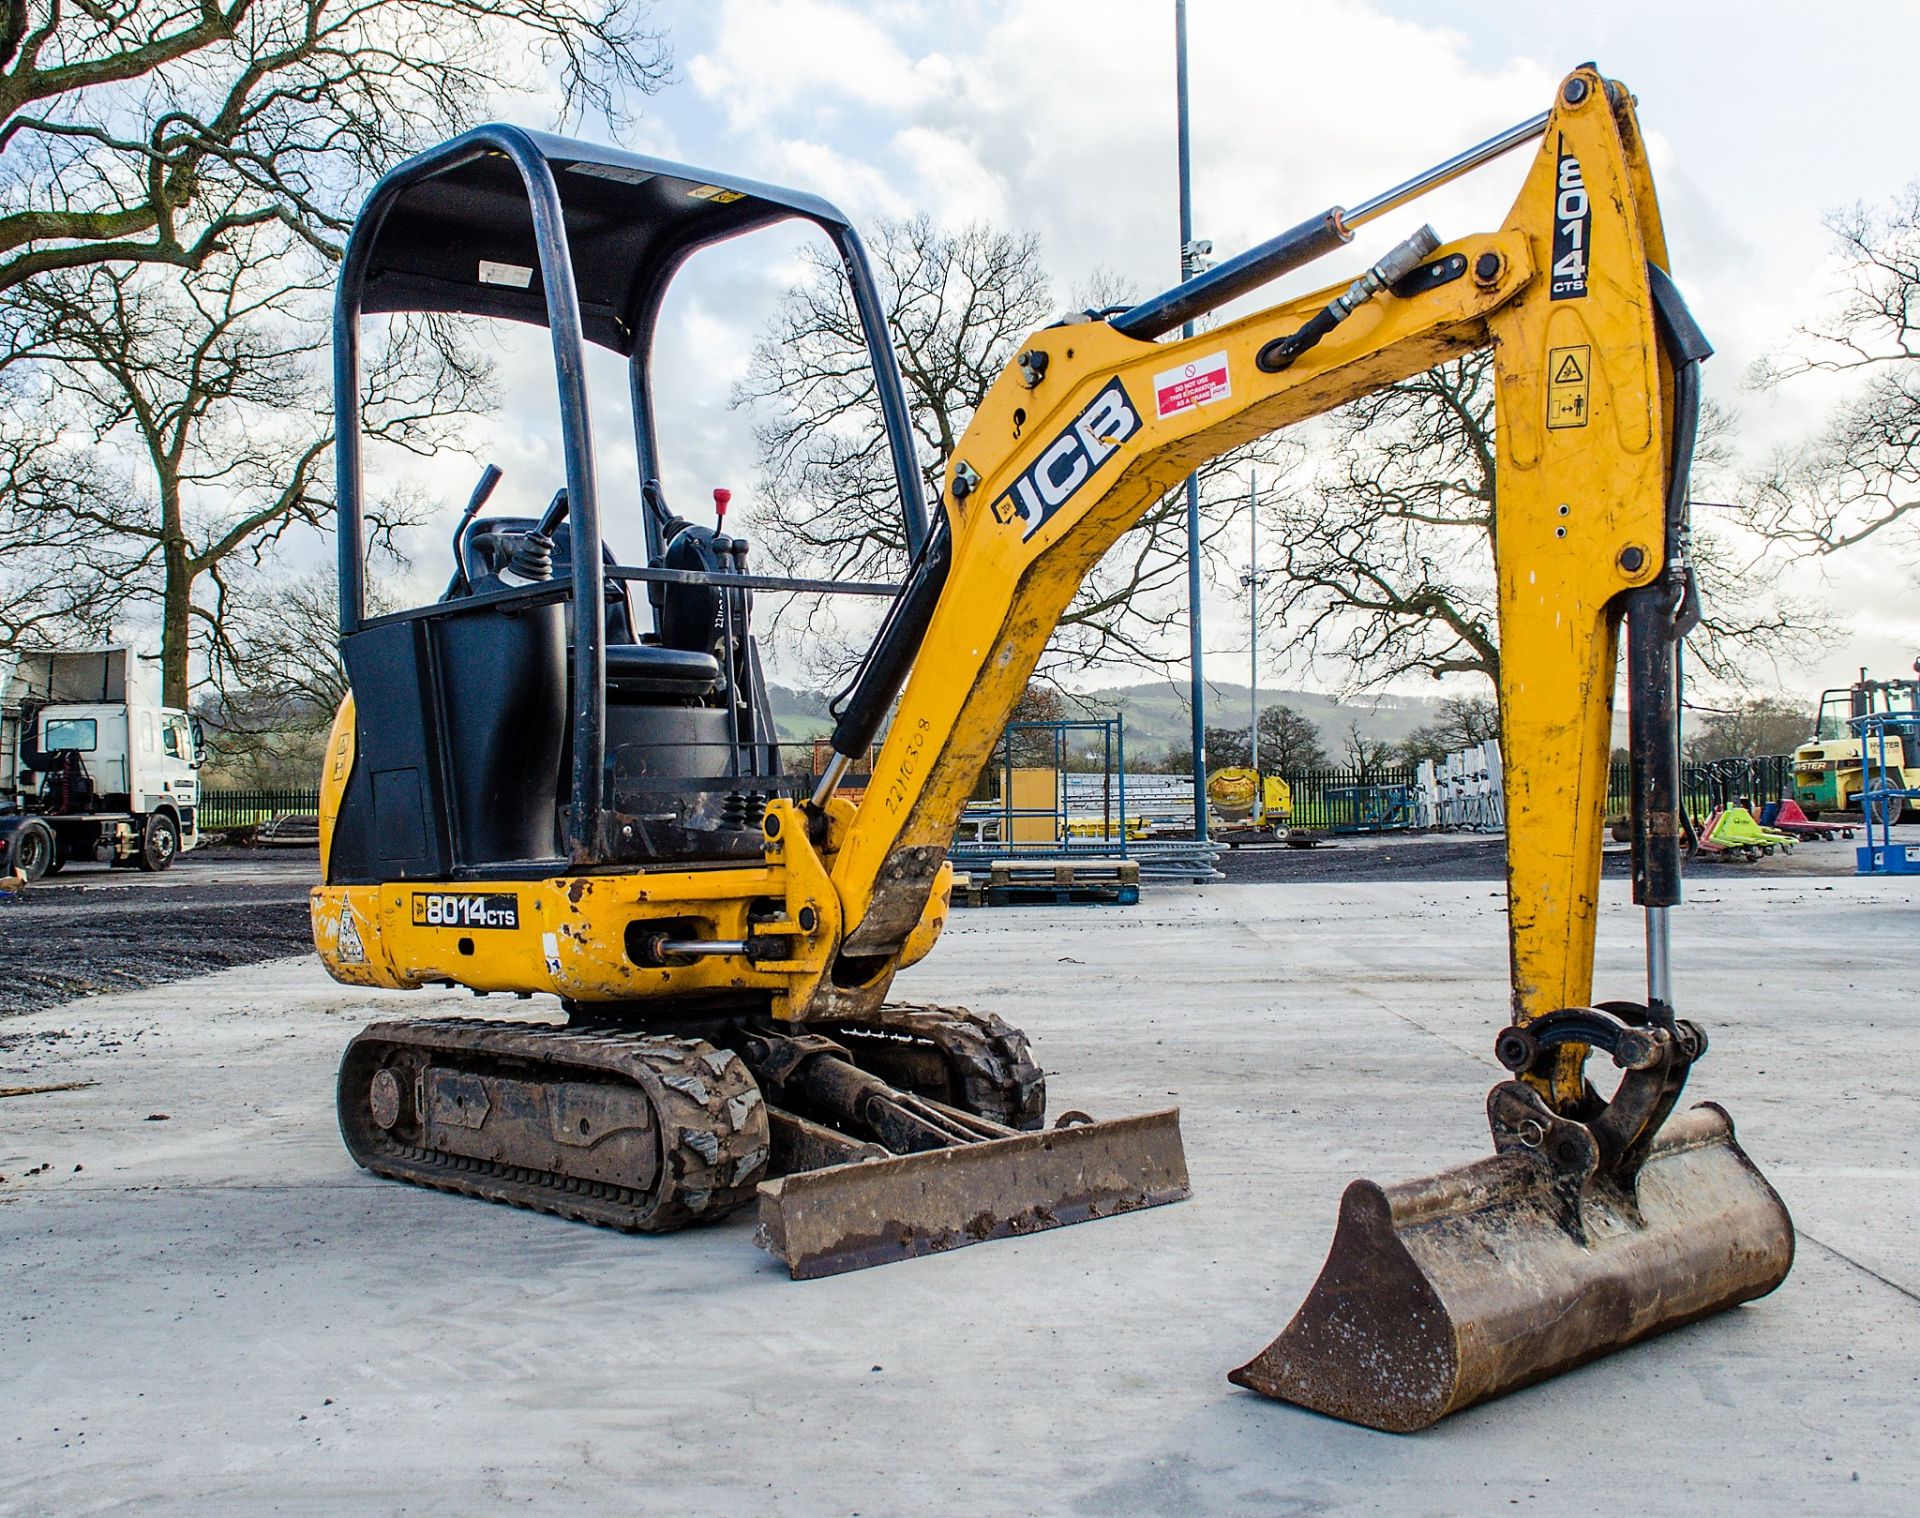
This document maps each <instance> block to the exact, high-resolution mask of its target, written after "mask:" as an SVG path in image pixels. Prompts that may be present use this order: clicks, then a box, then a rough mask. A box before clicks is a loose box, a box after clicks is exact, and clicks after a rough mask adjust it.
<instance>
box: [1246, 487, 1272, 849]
mask: <svg viewBox="0 0 1920 1518" xmlns="http://www.w3.org/2000/svg"><path fill="white" fill-rule="evenodd" d="M1265 578H1266V575H1265V573H1264V572H1263V571H1262V570H1261V568H1260V475H1259V472H1258V471H1257V470H1252V469H1249V470H1248V471H1247V572H1246V573H1245V574H1243V575H1242V576H1240V583H1241V585H1242V586H1244V587H1245V588H1246V592H1247V635H1248V636H1247V687H1248V688H1247V753H1248V764H1249V767H1250V768H1251V769H1252V770H1253V776H1254V779H1253V825H1254V826H1255V827H1258V826H1260V824H1261V823H1262V822H1263V821H1265V819H1266V815H1267V787H1266V783H1265V782H1264V781H1263V780H1262V779H1261V778H1260V582H1261V581H1262V580H1264V579H1265Z"/></svg>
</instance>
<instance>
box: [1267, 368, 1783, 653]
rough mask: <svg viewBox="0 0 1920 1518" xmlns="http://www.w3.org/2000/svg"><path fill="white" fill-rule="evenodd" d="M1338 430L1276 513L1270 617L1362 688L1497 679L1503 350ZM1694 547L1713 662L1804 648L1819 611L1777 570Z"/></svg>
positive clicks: (1698, 540)
mask: <svg viewBox="0 0 1920 1518" xmlns="http://www.w3.org/2000/svg"><path fill="white" fill-rule="evenodd" d="M1330 423H1331V439H1330V447H1329V449H1328V452H1327V453H1326V455H1325V456H1323V458H1322V461H1321V464H1320V468H1319V470H1318V472H1317V474H1316V475H1315V476H1314V477H1313V478H1312V480H1311V481H1310V482H1309V484H1308V485H1307V486H1306V488H1304V489H1301V490H1298V491H1295V492H1292V493H1290V494H1288V493H1283V494H1282V495H1281V496H1280V497H1279V498H1278V500H1277V502H1276V504H1275V505H1273V506H1272V507H1270V508H1269V509H1268V511H1267V512H1266V513H1265V518H1266V531H1267V532H1268V533H1270V534H1271V535H1272V538H1273V540H1274V541H1277V543H1278V544H1279V547H1278V548H1277V549H1276V550H1275V557H1276V558H1277V559H1278V561H1279V562H1278V568H1279V569H1280V571H1281V573H1280V575H1278V576H1275V577H1273V579H1272V581H1271V582H1270V583H1271V585H1272V588H1271V589H1270V590H1269V592H1268V593H1267V595H1265V596H1264V597H1263V598H1262V607H1261V610H1262V618H1263V620H1264V621H1267V622H1269V623H1271V624H1272V626H1273V628H1274V630H1275V631H1276V632H1277V633H1279V634H1281V637H1282V641H1283V642H1287V641H1290V642H1291V643H1292V644H1293V646H1294V647H1295V649H1296V650H1297V651H1298V652H1299V653H1300V654H1303V655H1305V656H1307V657H1310V658H1312V657H1327V658H1331V659H1332V660H1334V661H1335V662H1336V663H1337V664H1338V665H1339V666H1341V667H1342V668H1343V669H1344V670H1345V672H1346V675H1347V677H1348V680H1349V682H1350V684H1351V685H1352V686H1353V687H1354V688H1366V687H1370V686H1378V685H1382V684H1385V683H1388V682H1390V681H1393V680H1397V679H1401V678H1403V677H1405V676H1407V675H1411V674H1425V675H1430V676H1434V677H1439V676H1442V675H1452V674H1468V675H1479V676H1482V677H1484V678H1485V679H1486V680H1487V681H1488V683H1489V684H1490V685H1491V684H1493V683H1495V682H1497V680H1498V678H1499V672H1500V642H1499V637H1500V635H1499V627H1498V620H1497V616H1496V597H1495V584H1494V573H1493V534H1494V526H1495V510H1496V497H1495V493H1494V474H1495V466H1496V460H1497V458H1498V450H1497V447H1496V443H1495V435H1494V426H1495V417H1494V385H1493V358H1492V355H1491V354H1490V353H1488V352H1486V351H1484V350H1483V351H1478V352H1475V353H1471V354H1468V355H1466V356H1464V357H1461V358H1457V359H1451V360H1449V361H1448V362H1446V363H1444V364H1441V365H1440V366H1439V367H1437V368H1434V369H1431V370H1428V371H1427V372H1426V373H1424V374H1419V375H1415V376H1414V377H1413V378H1411V379H1408V380H1404V381H1402V382H1400V383H1398V384H1394V385H1389V386H1387V387H1385V388H1384V389H1382V390H1379V391H1376V392H1375V393H1374V394H1372V395H1369V396H1366V397H1364V398H1363V399H1361V400H1358V401H1356V402H1354V403H1352V404H1351V405H1349V406H1346V407H1344V408H1342V409H1341V410H1340V411H1339V412H1337V413H1335V414H1334V416H1333V417H1332V418H1330ZM1727 425H1728V419H1727V418H1726V416H1725V415H1724V414H1723V413H1721V412H1718V411H1717V410H1714V409H1712V408H1709V409H1708V412H1707V414H1706V415H1705V416H1704V417H1703V421H1702V434H1703V437H1704V438H1705V439H1706V442H1705V444H1704V446H1703V448H1702V450H1701V453H1700V455H1699V463H1700V465H1701V467H1702V468H1704V469H1710V468H1712V467H1714V466H1715V464H1716V462H1717V461H1718V459H1719V458H1720V457H1721V453H1720V451H1719V448H1720V445H1719V444H1718V443H1717V441H1716V439H1717V438H1718V436H1719V435H1720V434H1722V433H1724V431H1725V429H1726V427H1727ZM1693 550H1694V551H1693V557H1694V563H1695V567H1696V570H1697V572H1698V573H1699V577H1700V581H1701V587H1702V590H1703V593H1704V600H1705V605H1706V617H1705V620H1704V621H1703V622H1702V624H1701V626H1700V628H1699V629H1698V630H1697V631H1696V632H1695V633H1694V635H1693V637H1692V638H1691V639H1690V640H1689V643H1688V649H1689V651H1690V653H1691V655H1692V657H1693V660H1694V662H1695V663H1697V664H1698V665H1699V667H1701V668H1703V669H1704V670H1706V671H1707V672H1709V673H1710V674H1712V675H1714V676H1715V677H1717V678H1720V679H1723V680H1733V679H1737V678H1739V676H1740V672H1741V669H1742V666H1743V663H1744V661H1746V660H1747V659H1749V658H1751V657H1753V656H1754V655H1756V654H1760V655H1765V656H1767V657H1770V658H1773V657H1784V656H1787V655H1789V654H1791V653H1792V652H1793V651H1794V650H1795V649H1796V648H1797V647H1801V646H1804V638H1805V634H1806V632H1807V630H1808V627H1809V626H1810V625H1811V624H1812V621H1813V619H1814V618H1815V617H1816V613H1815V612H1814V611H1813V609H1812V608H1810V607H1808V606H1807V605H1805V604H1804V603H1802V602H1800V601H1797V600H1795V599H1793V598H1791V597H1787V596H1784V595H1782V594H1780V593H1779V591H1778V590H1777V588H1776V587H1775V586H1774V584H1773V583H1772V581H1771V579H1770V577H1769V574H1768V572H1767V571H1766V570H1765V569H1764V568H1762V567H1756V566H1752V565H1737V564H1736V563H1735V562H1734V556H1733V555H1732V553H1731V552H1730V551H1729V550H1728V549H1727V547H1726V545H1725V544H1724V543H1722V542H1721V541H1720V540H1718V539H1716V538H1715V537H1714V536H1712V535H1711V533H1709V532H1704V531H1697V532H1696V533H1695V535H1694V544H1693Z"/></svg>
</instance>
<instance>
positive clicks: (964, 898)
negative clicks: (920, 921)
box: [953, 859, 1140, 907]
mask: <svg viewBox="0 0 1920 1518" xmlns="http://www.w3.org/2000/svg"><path fill="white" fill-rule="evenodd" d="M953 899H954V901H955V903H956V904H958V905H961V906H969V907H1004V906H1036V905H1038V906H1132V905H1133V904H1134V903H1135V902H1137V901H1139V899H1140V863H1139V861H1138V860H1135V859H996V860H994V861H992V863H990V864H989V865H988V866H987V873H986V875H985V876H984V877H982V876H979V875H975V874H965V875H956V876H954V877H953Z"/></svg>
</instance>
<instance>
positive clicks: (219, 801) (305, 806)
mask: <svg viewBox="0 0 1920 1518" xmlns="http://www.w3.org/2000/svg"><path fill="white" fill-rule="evenodd" d="M319 810H320V793H319V792H318V791H312V790H277V791H275V790H248V791H202V792H201V793H200V810H199V823H200V831H201V832H203V833H217V832H220V831H222V830H223V829H226V828H244V827H253V826H254V825H256V824H258V823H262V822H270V821H272V820H273V819H274V818H275V817H279V816H283V815H285V814H286V813H288V812H317V811H319Z"/></svg>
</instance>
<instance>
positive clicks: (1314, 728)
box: [1260, 702, 1328, 773]
mask: <svg viewBox="0 0 1920 1518" xmlns="http://www.w3.org/2000/svg"><path fill="white" fill-rule="evenodd" d="M1327 762H1328V760H1327V751H1326V748H1325V747H1324V746H1323V745H1322V743H1321V741H1320V728H1319V724H1317V723H1316V722H1315V721H1314V720H1313V719H1312V718H1311V717H1307V716H1303V715H1301V713H1299V712H1297V711H1295V710H1294V709H1293V708H1292V707H1291V706H1288V705H1286V704H1285V703H1284V702H1280V703H1276V704H1275V705H1273V706H1269V707H1264V708H1262V710H1261V712H1260V767H1261V768H1262V769H1264V770H1266V771H1268V772H1269V773H1272V772H1280V773H1289V772H1297V771H1300V770H1313V769H1324V768H1325V767H1326V765H1327Z"/></svg>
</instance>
